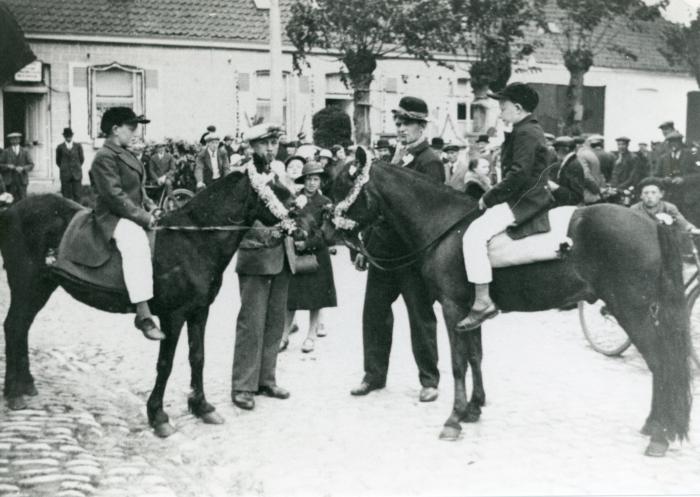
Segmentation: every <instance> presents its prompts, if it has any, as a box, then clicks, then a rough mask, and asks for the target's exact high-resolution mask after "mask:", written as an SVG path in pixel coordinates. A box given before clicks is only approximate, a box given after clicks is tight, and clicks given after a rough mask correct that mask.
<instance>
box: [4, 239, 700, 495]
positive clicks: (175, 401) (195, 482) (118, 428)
mask: <svg viewBox="0 0 700 497" xmlns="http://www.w3.org/2000/svg"><path fill="white" fill-rule="evenodd" d="M333 263H334V266H335V270H336V273H335V276H336V284H337V286H338V300H339V302H340V305H341V307H339V308H338V309H332V310H329V311H328V312H327V313H326V314H325V321H326V329H327V331H328V336H327V337H325V338H321V339H319V340H318V341H317V344H316V350H315V351H314V352H313V353H310V354H302V352H301V351H300V347H301V342H302V340H303V338H304V335H305V329H306V325H307V314H305V313H302V314H301V315H300V317H301V319H300V327H301V332H300V333H297V334H295V335H292V337H291V344H290V347H289V349H288V350H287V351H286V352H284V353H282V354H281V355H280V358H279V367H278V374H277V377H278V382H279V384H280V385H281V386H283V387H285V388H288V389H289V390H290V391H291V392H292V397H291V398H290V399H289V400H287V401H280V400H275V399H268V398H262V397H257V398H256V402H257V405H256V409H255V410H254V411H252V412H244V411H241V410H239V409H237V408H235V407H234V406H233V405H232V404H231V400H230V393H229V389H230V374H231V361H232V357H233V338H234V329H235V318H236V315H237V312H238V305H239V299H238V287H237V279H236V276H235V273H234V272H233V270H232V268H233V266H231V267H229V270H228V272H227V273H226V276H225V279H224V286H223V288H222V291H221V293H220V295H219V297H218V298H217V300H216V302H215V304H214V305H213V307H212V311H211V314H210V319H209V325H208V331H207V338H206V352H207V357H206V366H205V388H206V393H207V398H208V400H209V401H210V402H211V403H213V404H214V405H215V406H216V407H217V410H218V412H219V413H220V414H221V415H222V416H223V417H224V418H225V419H226V424H224V425H222V426H208V425H204V424H202V423H201V422H199V421H197V420H196V419H195V418H194V417H193V416H192V415H190V414H189V413H188V412H187V404H186V395H187V393H188V385H189V363H188V361H187V343H186V340H184V339H182V340H181V342H180V346H179V351H178V354H177V356H176V360H175V366H174V371H173V374H172V376H171V379H170V383H169V388H168V390H167V392H166V398H165V409H166V411H167V412H168V414H170V416H171V418H172V422H173V424H174V425H175V426H176V428H177V432H176V433H175V434H174V435H173V436H172V437H171V438H169V439H167V440H160V439H158V438H156V437H155V436H154V435H153V434H152V432H151V430H150V429H149V427H148V424H147V420H146V415H145V403H146V399H147V396H148V394H149V393H150V390H151V388H152V386H153V383H154V380H155V363H156V357H157V352H158V346H157V344H155V343H153V342H148V341H146V340H144V339H143V338H142V337H141V335H140V333H139V332H137V331H136V330H134V329H133V328H132V318H131V317H130V316H122V315H110V314H106V313H101V312H99V311H97V310H94V309H91V308H88V307H86V306H84V305H82V304H79V303H78V302H76V301H74V300H73V299H71V298H70V297H69V296H68V295H67V294H66V293H65V292H63V291H62V290H59V291H57V292H56V293H55V294H54V296H53V297H52V299H51V300H50V302H49V304H48V305H47V306H46V307H45V308H44V310H43V311H42V312H41V313H40V314H39V316H38V317H37V320H36V321H35V323H34V326H33V328H32V331H31V333H30V356H31V361H32V362H31V364H32V373H33V374H34V377H35V379H36V384H37V389H38V390H39V395H38V396H36V397H31V398H29V405H30V409H29V410H24V411H15V412H12V411H9V410H8V409H7V407H6V406H5V404H4V403H2V407H1V412H2V417H1V418H0V495H21V496H37V497H44V496H47V497H48V496H57V497H81V496H92V495H95V496H105V497H107V496H122V495H123V496H129V497H131V496H139V495H143V496H152V497H157V496H178V497H179V496H183V497H189V496H232V495H265V496H293V495H318V496H344V495H348V496H357V495H377V496H379V495H381V496H386V495H396V496H399V495H401V496H406V495H513V494H517V495H543V494H557V495H583V494H700V471H699V470H698V469H699V464H700V462H699V461H700V445H699V442H698V440H699V439H700V428H699V426H700V425H699V424H698V423H697V422H696V423H694V424H693V425H691V434H690V440H689V441H688V442H685V443H683V444H682V445H680V444H678V443H675V444H673V445H672V446H671V450H669V452H668V455H667V457H666V458H663V459H654V458H647V457H644V456H643V451H644V448H645V446H646V444H647V441H648V439H647V438H646V437H643V436H642V435H640V434H639V429H640V428H641V426H642V424H643V422H644V420H645V418H646V416H647V414H648V410H649V405H650V395H651V375H650V373H649V372H648V370H647V369H646V366H645V365H644V364H643V362H642V361H641V359H640V357H639V356H638V354H637V353H636V352H635V351H634V350H629V351H628V352H626V353H625V355H624V357H623V358H621V359H611V358H607V357H604V356H602V355H599V354H597V353H596V352H594V351H592V350H591V349H590V348H589V347H588V346H587V345H586V342H585V340H584V338H583V335H582V333H581V330H580V326H579V323H578V319H577V315H576V313H575V312H574V311H568V312H557V311H550V312H542V313H536V314H529V315H524V314H506V315H503V316H500V317H498V318H497V319H495V320H493V321H492V322H490V323H488V324H487V325H486V326H485V329H484V362H483V369H484V381H485V388H486V396H487V405H486V407H485V408H484V409H483V414H482V418H481V421H480V422H479V423H477V424H473V425H463V436H462V438H461V440H459V441H457V442H454V443H450V442H442V441H440V440H438V433H439V431H440V429H441V427H442V424H443V422H444V421H445V419H446V418H447V416H448V414H449V412H450V409H451V402H452V377H451V371H450V362H449V348H448V345H447V337H446V333H445V330H444V327H442V325H441V327H440V328H439V337H440V340H439V346H440V371H441V374H442V381H441V384H440V397H439V399H438V401H437V402H434V403H431V404H421V403H420V402H418V392H419V383H418V378H417V371H416V367H415V364H414V362H413V358H412V355H411V348H410V342H409V333H408V325H407V317H406V312H405V310H404V307H403V303H402V302H399V303H397V304H396V306H395V314H396V324H395V333H394V348H393V351H392V362H391V367H390V373H389V379H388V384H387V388H386V389H384V390H382V391H379V392H374V393H372V394H370V395H369V396H367V397H363V398H353V397H351V396H350V395H349V390H350V389H351V388H352V387H353V386H355V385H356V384H357V383H358V382H359V381H360V380H361V378H362V342H361V325H360V322H361V309H362V297H363V292H364V280H365V274H364V273H357V272H356V271H355V270H354V269H353V268H352V267H351V265H350V264H349V262H348V255H347V252H346V251H345V250H340V251H339V254H338V255H336V256H335V257H334V258H333ZM0 274H1V275H0V315H1V316H2V317H3V319H4V316H5V314H6V312H7V308H8V305H9V291H8V288H7V284H6V280H5V273H4V272H2V273H0ZM2 349H3V353H4V340H3V347H2ZM3 362H4V357H3ZM2 371H3V372H4V364H3V367H2ZM698 397H699V395H698V394H696V395H695V401H696V405H697V404H698V401H699V400H700V399H699V398H698ZM694 412H695V413H697V412H698V408H697V407H696V408H695V411H694ZM694 418H695V420H697V416H695V417H694Z"/></svg>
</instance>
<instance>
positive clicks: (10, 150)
mask: <svg viewBox="0 0 700 497" xmlns="http://www.w3.org/2000/svg"><path fill="white" fill-rule="evenodd" d="M7 139H8V140H9V142H10V146H9V147H7V148H6V149H5V150H4V151H3V152H2V154H0V173H2V179H3V181H5V186H6V187H7V191H8V192H9V193H11V194H12V196H13V197H14V198H15V201H17V200H22V199H23V198H25V197H26V196H27V185H28V184H29V175H28V174H27V173H28V172H29V171H31V170H32V169H34V161H32V158H31V156H30V155H29V151H27V149H26V148H24V147H22V146H21V145H20V142H21V141H22V133H18V132H14V133H10V134H8V135H7Z"/></svg>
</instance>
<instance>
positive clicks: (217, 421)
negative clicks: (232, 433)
mask: <svg viewBox="0 0 700 497" xmlns="http://www.w3.org/2000/svg"><path fill="white" fill-rule="evenodd" d="M200 418H201V419H202V422H203V423H204V424H207V425H222V424H224V418H223V417H222V416H220V415H219V413H218V412H216V411H212V412H208V413H206V414H202V415H201V416H200Z"/></svg>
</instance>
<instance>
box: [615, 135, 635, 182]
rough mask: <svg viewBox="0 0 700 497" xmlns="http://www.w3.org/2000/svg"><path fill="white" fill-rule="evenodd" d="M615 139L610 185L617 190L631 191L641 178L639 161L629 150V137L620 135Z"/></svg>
mask: <svg viewBox="0 0 700 497" xmlns="http://www.w3.org/2000/svg"><path fill="white" fill-rule="evenodd" d="M615 141H616V142H617V154H616V155H615V164H614V166H613V172H612V178H611V179H610V185H611V186H612V187H613V188H616V189H617V191H618V192H624V191H631V189H633V188H634V187H635V186H636V185H637V183H639V181H640V180H641V179H642V171H641V168H640V166H639V161H638V160H637V157H636V156H635V155H634V154H633V153H632V152H630V150H629V145H630V139H629V138H627V137H626V136H620V137H618V138H616V139H615Z"/></svg>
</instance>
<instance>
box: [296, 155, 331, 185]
mask: <svg viewBox="0 0 700 497" xmlns="http://www.w3.org/2000/svg"><path fill="white" fill-rule="evenodd" d="M312 174H317V175H319V176H321V178H323V177H325V176H326V171H324V170H323V166H322V165H321V164H320V163H318V162H316V161H312V160H311V161H308V162H307V163H306V164H304V169H302V170H301V176H299V177H298V178H297V179H295V180H294V182H295V183H303V182H304V178H305V177H306V176H310V175H312Z"/></svg>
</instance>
